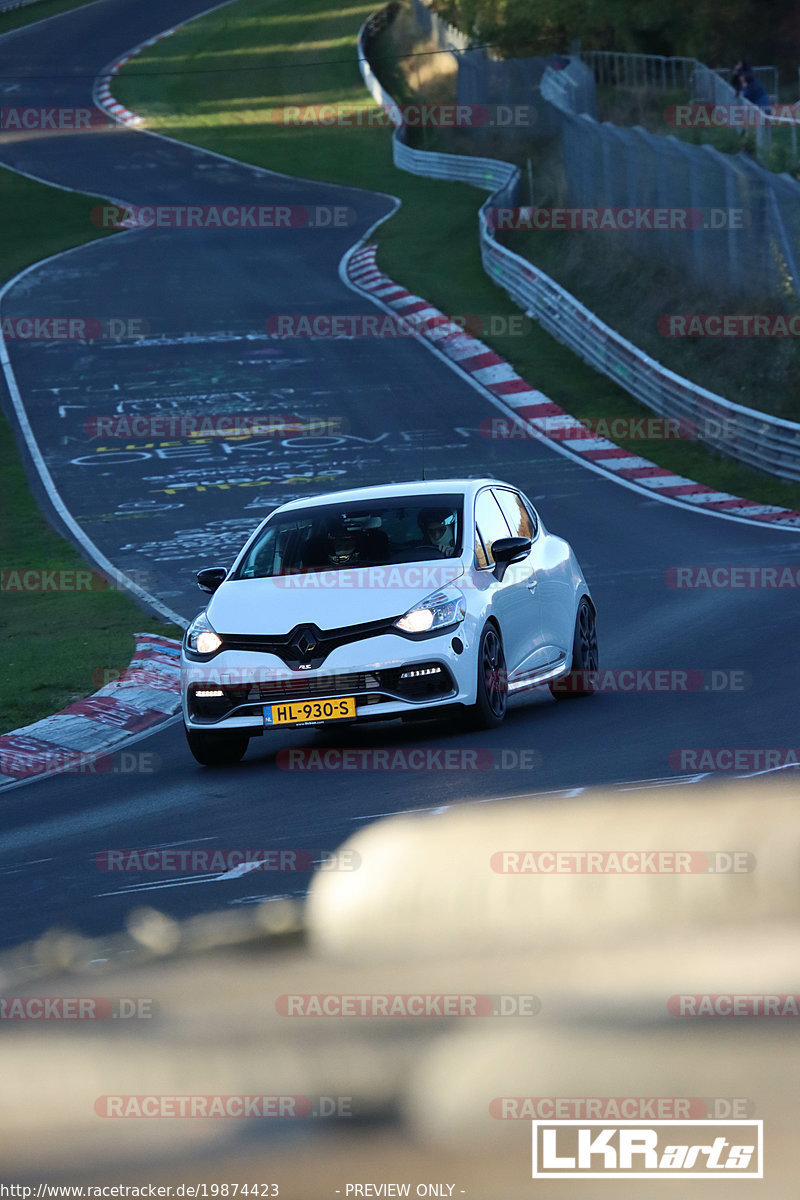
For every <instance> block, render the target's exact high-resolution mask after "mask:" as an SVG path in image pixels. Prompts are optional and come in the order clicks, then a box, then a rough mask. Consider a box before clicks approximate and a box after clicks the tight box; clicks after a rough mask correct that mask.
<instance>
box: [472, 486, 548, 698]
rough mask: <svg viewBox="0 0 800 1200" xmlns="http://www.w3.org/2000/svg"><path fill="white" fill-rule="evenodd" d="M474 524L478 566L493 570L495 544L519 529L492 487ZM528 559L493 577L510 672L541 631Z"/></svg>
mask: <svg viewBox="0 0 800 1200" xmlns="http://www.w3.org/2000/svg"><path fill="white" fill-rule="evenodd" d="M475 525H476V529H477V534H478V535H479V536H478V537H477V538H476V544H477V546H478V567H479V569H482V570H485V571H493V570H494V565H495V564H494V556H493V554H492V546H493V545H494V543H495V542H496V541H497V540H498V539H500V538H507V537H512V536H514V537H515V536H517V530H516V528H514V529H512V528H511V526H510V525H509V523H508V521H507V519H506V517H505V516H504V514H503V509H502V508H501V506H500V504H499V502H498V499H497V497H496V496H495V494H494V492H493V490H492V489H491V488H484V489H483V490H482V491H480V492H479V493H478V495H477V497H476V500H475ZM520 536H527V535H525V534H523V535H520ZM481 546H482V548H483V551H484V554H483V555H481ZM528 557H530V556H528ZM527 561H528V560H527V559H525V560H524V561H523V562H519V563H511V564H509V566H508V567H507V569H506V571H505V574H504V575H503V578H502V580H500V581H493V589H494V595H493V598H492V608H493V610H494V613H495V615H496V616H497V618H498V620H499V622H500V632H501V634H502V637H503V648H504V651H505V656H506V666H507V668H508V671H509V674H511V673H512V672H514V671H516V670H517V669H518V668H519V667H520V665H521V664H522V663H523V662H524V661H525V660H526V659H527V658H528V657H529V655H530V654H531V653H532V651H533V649H534V647H535V644H536V638H537V631H539V633H540V629H539V627H540V624H541V622H540V621H539V620H538V618H537V615H536V613H537V609H538V604H537V600H536V596H535V590H531V589H529V587H528V582H529V578H530V571H529V570H528V569H527V567H526V563H527Z"/></svg>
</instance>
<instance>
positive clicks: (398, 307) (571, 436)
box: [346, 244, 800, 528]
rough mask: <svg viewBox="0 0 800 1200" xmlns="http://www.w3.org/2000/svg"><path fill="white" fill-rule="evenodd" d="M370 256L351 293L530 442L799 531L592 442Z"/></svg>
mask: <svg viewBox="0 0 800 1200" xmlns="http://www.w3.org/2000/svg"><path fill="white" fill-rule="evenodd" d="M376 252H377V247H376V246H375V245H374V244H368V245H364V246H362V247H361V248H360V249H358V250H356V251H355V252H354V253H353V254H351V255H350V256H349V258H348V260H347V264H346V271H347V278H348V280H349V282H350V283H351V284H352V285H353V286H354V287H355V288H356V289H357V290H358V291H361V292H364V293H366V294H367V295H369V296H373V297H374V298H375V299H376V300H380V302H381V303H382V304H383V305H385V306H386V307H388V308H390V309H393V310H394V311H395V312H396V313H397V315H398V316H399V317H402V318H403V321H404V322H407V323H408V325H410V326H417V327H418V332H419V334H420V336H421V337H423V338H424V339H425V340H426V341H429V342H430V343H431V344H432V345H434V346H435V347H436V349H437V350H439V351H440V352H441V353H442V354H443V355H444V356H445V357H446V358H448V359H450V361H451V362H453V363H454V364H456V365H457V366H458V367H459V369H460V370H461V371H465V372H466V373H467V374H469V375H471V376H472V378H473V379H474V380H475V382H476V383H479V384H481V385H482V386H483V387H484V388H486V390H487V391H489V392H491V393H492V395H493V396H494V397H496V399H497V400H499V401H500V402H501V403H502V404H503V405H505V406H506V407H507V408H508V409H509V411H510V413H511V415H512V416H513V417H514V418H515V419H516V421H517V422H521V423H522V426H523V428H527V429H528V431H529V432H530V433H532V434H533V435H534V436H537V437H540V438H545V439H547V440H550V441H553V442H557V443H558V445H559V447H560V448H561V449H563V450H566V451H568V452H569V453H570V454H574V455H575V457H576V458H578V459H582V460H583V461H585V462H588V463H590V464H591V466H592V467H593V469H595V470H599V471H603V472H606V473H607V474H609V475H612V476H614V477H616V478H617V479H622V480H625V481H626V482H628V483H629V484H635V485H636V486H637V487H640V488H642V489H647V490H649V491H650V493H651V494H652V495H653V496H654V497H657V498H662V497H663V498H667V499H669V500H671V501H672V502H673V503H683V504H687V505H691V506H694V507H695V508H700V507H702V508H703V510H704V511H706V512H715V513H718V514H720V515H724V516H728V517H738V518H741V519H745V520H748V521H758V522H765V523H768V524H773V525H781V526H790V527H798V528H800V513H798V512H795V511H794V510H793V509H790V508H779V507H777V506H775V505H771V504H754V503H753V502H752V501H751V500H744V499H742V498H741V497H739V496H732V495H731V494H730V493H729V492H718V491H715V490H714V488H712V487H708V486H706V485H705V484H702V483H696V482H695V481H694V480H693V479H686V478H684V477H683V476H682V475H675V474H674V473H673V472H672V471H670V470H669V469H668V468H667V467H659V466H658V465H657V464H656V463H653V462H650V460H649V459H647V458H642V457H641V456H640V455H637V454H632V453H631V451H630V450H625V449H623V448H622V447H621V446H617V445H616V444H615V443H614V442H612V441H609V440H608V438H604V437H597V436H596V435H595V434H594V433H593V432H592V431H591V430H590V429H588V428H587V427H586V426H585V425H583V424H582V423H581V422H580V421H578V420H577V419H576V418H575V417H573V416H570V414H569V413H567V412H565V411H564V409H563V408H561V407H560V406H559V405H558V404H554V403H553V401H552V400H550V399H549V397H548V396H545V394H544V393H543V392H540V391H538V390H537V389H536V388H535V387H533V386H532V385H531V384H530V383H528V382H527V381H526V380H525V379H523V378H522V377H521V376H520V375H518V374H517V372H516V371H515V370H514V368H513V367H512V366H511V364H510V363H508V362H506V360H505V359H504V358H501V357H500V355H499V354H495V352H494V350H492V349H491V348H490V347H489V346H487V345H486V344H485V343H484V342H481V341H478V339H477V338H474V337H470V336H469V334H466V333H465V332H464V330H463V329H462V328H461V326H460V325H456V324H455V323H453V322H451V321H449V320H448V319H447V318H446V317H445V316H444V314H443V313H441V312H440V311H439V309H437V308H434V306H433V305H432V304H429V303H428V301H427V300H423V299H422V297H420V296H415V295H413V294H412V293H411V292H408V291H406V289H405V288H404V287H401V286H400V284H398V283H395V282H394V280H392V279H390V278H389V276H388V275H385V274H384V273H383V272H382V271H380V270H379V269H378V267H377V266H376V265H375V256H376Z"/></svg>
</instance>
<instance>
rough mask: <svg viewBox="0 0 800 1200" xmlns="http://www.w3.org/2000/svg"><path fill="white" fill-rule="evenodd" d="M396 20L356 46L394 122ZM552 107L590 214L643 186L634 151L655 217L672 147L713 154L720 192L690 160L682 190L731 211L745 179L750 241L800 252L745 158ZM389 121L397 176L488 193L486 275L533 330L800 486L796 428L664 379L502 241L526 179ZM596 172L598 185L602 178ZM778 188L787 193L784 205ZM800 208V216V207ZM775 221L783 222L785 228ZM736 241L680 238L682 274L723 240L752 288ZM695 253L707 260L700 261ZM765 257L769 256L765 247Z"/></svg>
mask: <svg viewBox="0 0 800 1200" xmlns="http://www.w3.org/2000/svg"><path fill="white" fill-rule="evenodd" d="M394 11H396V6H393V5H390V6H388V8H385V9H381V10H379V12H378V13H376V14H375V15H374V16H373V17H371V18H369V20H367V21H366V22H365V24H364V25H363V26H362V29H361V31H360V33H359V38H358V53H359V67H360V70H361V75H362V78H363V80H364V84H365V86H366V87H367V90H368V91H369V92H370V94H371V95H372V97H373V99H374V100H375V101H376V102H377V103H378V104H380V105H381V106H382V107H383V108H384V109H386V111H387V112H389V113H390V114H391V113H394V114H397V113H398V110H397V107H396V105H395V102H394V100H393V98H392V97H391V96H390V95H389V93H388V92H387V91H386V90H385V89H384V88H383V86H382V85H381V83H380V81H379V80H378V78H377V77H376V75H375V73H374V71H373V70H372V67H371V66H370V63H369V57H368V51H369V45H370V43H371V41H372V40H373V38H374V37H375V36H376V34H377V33H378V32H379V31H380V30H382V29H384V28H385V27H386V25H387V24H388V23H389V22H390V21H391V19H392V15H393V13H394ZM548 107H549V108H550V109H551V111H552V112H553V113H558V114H560V116H561V118H562V119H563V122H564V125H563V132H564V137H565V140H569V138H570V137H573V138H574V144H573V146H572V150H571V159H572V161H573V163H574V164H576V168H577V169H576V170H575V171H574V173H573V178H572V186H573V187H574V188H575V189H576V191H577V192H580V189H581V188H584V189H585V190H586V194H587V195H588V196H589V198H590V199H591V203H592V205H593V206H596V205H597V204H598V195H597V186H598V178H599V179H600V182H601V184H602V186H603V187H604V188H605V189H606V190H605V195H607V196H612V197H613V196H615V195H616V192H615V190H614V189H615V188H616V187H621V188H623V189H628V190H625V191H624V196H625V199H624V204H630V203H631V194H632V193H631V191H630V189H631V187H632V183H633V182H635V180H636V178H637V175H636V172H637V170H640V168H638V167H637V164H636V155H635V154H634V153H633V150H634V147H636V148H638V154H639V155H640V156H642V155H644V156H645V157H646V159H647V162H648V164H649V165H648V166H647V167H646V168H642V169H641V170H640V181H641V180H643V181H646V182H647V183H648V185H649V190H646V189H645V188H644V187H643V186H642V184H641V182H640V192H641V194H642V196H643V198H644V202H645V203H648V202H649V204H650V205H651V206H652V205H653V204H655V202H656V201H657V200H659V199H668V200H670V202H672V203H674V197H673V195H672V192H671V190H670V187H671V175H670V169H669V167H668V165H667V160H666V159H665V157H664V156H663V153H662V151H663V148H664V146H665V145H667V144H668V143H670V142H673V143H674V144H675V145H676V146H677V147H678V151H679V153H680V154H681V155H682V154H683V153H684V151H687V152H688V151H693V152H694V156H697V155H700V156H703V155H706V154H707V155H708V156H709V157H710V159H711V160H716V159H719V160H720V162H719V163H718V164H717V170H716V172H711V173H710V174H709V175H708V178H709V179H711V180H713V181H714V184H715V188H707V189H703V188H701V187H699V186H698V182H697V180H698V176H697V174H696V173H694V174H693V173H692V170H691V168H690V165H689V164H690V163H691V162H692V159H691V158H690V157H687V158H683V157H679V158H677V159H676V162H678V163H680V164H682V166H681V169H682V170H683V171H684V172H685V174H686V185H685V186H686V188H687V190H688V193H689V197H690V199H691V200H692V202H693V203H695V204H701V203H703V202H707V203H719V204H720V205H721V206H728V205H729V204H730V203H731V201H732V199H733V198H734V197H736V196H738V195H740V193H739V192H736V191H735V190H734V189H733V186H732V178H733V177H732V176H731V175H730V174H726V173H725V172H726V171H730V170H733V171H736V172H737V173H738V172H740V173H741V175H738V174H737V176H736V177H735V178H736V179H737V180H740V181H745V182H740V187H741V188H745V185H746V183H747V184H749V187H750V191H749V192H745V191H742V192H741V195H746V196H747V198H748V199H749V201H750V203H751V209H752V211H753V212H754V213H755V215H756V217H757V218H758V220H757V221H755V222H754V225H753V226H752V227H751V232H752V229H753V228H755V229H759V228H761V227H762V225H759V223H758V222H759V221H761V222H762V224H763V223H764V222H767V221H769V220H772V221H773V222H774V225H773V226H772V227H771V228H773V229H774V233H775V236H776V237H777V236H779V235H780V233H781V231H783V233H784V234H785V236H784V238H783V241H782V243H781V244H782V251H781V246H780V245H777V244H776V246H775V250H776V253H777V254H778V255H780V253H783V254H784V255H789V254H790V253H791V251H792V249H793V246H796V245H797V242H798V234H800V228H798V225H797V222H798V221H800V213H798V212H797V211H795V213H794V221H795V226H794V227H793V242H792V244H790V239H789V236H788V234H786V227H785V225H784V221H783V217H782V216H781V214H782V213H785V214H786V218H787V219H788V217H789V216H790V215H791V214H790V213H789V212H788V210H789V208H790V206H791V203H792V198H794V197H795V196H796V194H797V191H798V190H800V189H798V188H797V185H795V184H794V183H793V181H791V180H788V181H787V180H781V179H777V177H775V176H773V175H770V174H769V172H766V171H763V170H762V168H760V167H758V166H757V164H755V163H751V162H747V163H746V162H745V160H744V158H743V156H740V157H741V161H740V160H739V158H737V159H733V160H731V162H730V164H729V163H728V162H727V160H726V156H724V155H719V154H717V153H716V152H715V151H713V150H711V149H710V148H709V147H700V148H697V147H692V146H681V145H680V144H679V143H677V141H676V139H663V138H658V137H655V136H654V135H651V134H647V133H645V131H644V130H640V129H637V130H625V129H617V128H615V127H612V126H608V127H605V126H600V125H598V123H597V122H596V121H594V120H593V119H592V118H591V117H588V116H586V115H579V116H576V115H574V114H572V113H565V112H562V111H561V110H559V109H557V108H556V107H555V106H553V105H549V106H548ZM392 119H393V121H394V123H395V125H396V128H395V131H394V134H393V137H392V149H393V158H394V163H395V165H396V166H397V167H399V168H400V169H401V170H405V171H408V172H410V173H411V174H414V175H421V176H425V177H427V178H435V179H451V180H459V181H461V182H464V183H470V184H473V185H474V186H476V187H480V188H483V189H485V190H486V191H489V192H490V195H489V197H488V198H487V200H486V201H485V202H484V203H483V205H482V206H481V209H480V212H479V235H480V246H481V260H482V263H483V267H484V270H485V271H486V273H487V274H488V275H489V276H490V277H491V278H492V279H493V280H494V282H495V283H497V284H498V286H499V287H502V288H503V289H504V290H505V291H506V292H507V293H508V295H509V296H510V297H511V298H512V299H513V300H514V301H515V302H516V303H517V304H519V305H520V307H521V308H523V309H524V310H525V312H526V314H527V315H528V316H531V317H533V318H534V319H535V320H537V321H538V322H539V323H540V324H541V325H542V326H543V328H545V329H546V330H547V331H548V332H549V333H551V334H552V336H553V337H555V338H556V339H557V340H558V341H560V342H562V343H563V344H564V345H566V346H568V347H569V348H570V349H571V350H572V351H574V352H575V353H576V354H578V355H579V356H580V357H581V358H583V359H584V361H586V362H587V363H589V364H590V365H591V366H593V367H595V368H596V369H597V370H599V371H601V372H602V373H603V374H604V375H606V376H608V377H609V378H610V379H613V380H614V381H615V382H616V383H618V384H619V385H620V386H621V387H623V388H624V389H625V390H626V391H627V392H628V393H629V394H630V395H632V396H634V397H635V398H636V399H637V400H639V401H640V402H641V403H642V404H644V405H646V406H647V407H648V408H649V409H651V411H653V412H657V413H658V414H659V415H661V416H665V417H674V418H678V419H683V420H689V421H693V422H694V423H695V424H696V427H697V429H698V431H699V432H700V436H701V440H702V441H704V442H705V443H706V444H707V445H709V446H711V447H712V448H714V449H716V450H717V451H719V452H721V453H723V454H724V455H726V456H727V457H729V458H732V459H734V460H736V461H738V462H741V463H745V464H747V465H748V466H753V467H756V468H757V469H758V470H762V471H766V472H768V473H770V474H772V475H776V476H778V477H779V478H781V479H788V480H800V424H798V423H796V422H793V421H787V420H784V419H782V418H779V417H773V416H771V415H769V414H767V413H764V412H760V411H759V410H758V409H755V408H749V407H746V406H744V405H741V404H736V403H734V402H733V401H730V400H727V399H725V398H724V397H723V396H718V395H715V394H714V393H712V392H710V391H708V390H707V389H706V388H702V387H700V386H698V385H697V384H694V383H692V382H690V381H689V380H687V379H683V378H681V377H680V376H679V375H676V374H675V373H674V372H672V371H669V370H667V369H666V368H665V367H662V366H661V364H660V363H658V362H656V361H655V360H654V359H652V358H650V357H649V356H648V355H647V354H645V353H644V352H643V351H641V350H640V349H639V348H638V347H637V346H634V345H633V344H632V343H631V342H628V341H626V339H625V338H623V337H621V336H620V335H619V334H618V333H616V332H615V331H614V330H612V329H610V328H609V327H608V326H607V325H605V324H604V323H603V322H602V321H601V320H600V319H599V318H598V317H596V316H595V315H594V313H592V312H590V311H589V310H588V309H587V308H586V307H585V306H584V305H582V304H581V303H580V302H579V301H578V300H576V299H575V297H574V296H571V295H570V294H569V293H568V292H567V291H565V289H564V288H562V287H560V286H559V285H558V284H557V283H555V281H554V280H552V279H551V278H550V277H549V276H548V275H546V274H545V273H544V272H543V271H540V270H539V269H538V268H537V267H535V266H534V265H533V264H532V263H531V262H529V261H528V260H526V259H524V258H522V257H521V255H519V254H515V253H513V251H511V250H509V249H508V248H507V247H506V246H503V245H502V244H501V243H500V242H499V241H498V240H497V237H496V234H495V227H494V222H493V219H492V216H491V210H492V209H493V208H513V207H514V206H517V205H519V204H520V197H521V184H520V171H519V168H518V167H516V166H514V165H513V164H512V163H507V162H502V161H500V160H498V159H491V158H478V157H474V156H470V155H456V154H441V153H436V152H431V151H426V150H419V149H416V148H414V147H412V146H410V145H409V144H408V140H407V132H406V129H405V127H404V125H403V123H402V117H401V116H400V115H395V116H393V117H392ZM598 130H603V131H606V133H607V137H608V138H609V141H608V144H607V145H608V147H610V146H611V145H612V144H614V143H613V139H618V141H617V143H616V147H617V148H616V152H617V153H618V154H619V155H620V156H621V157H620V159H619V161H617V162H614V161H613V160H612V158H611V156H610V150H608V149H606V148H605V147H606V143H602V142H601V140H600V138H599V137H598V136H597V131H598ZM632 139H633V140H632ZM604 155H605V157H604ZM565 157H567V155H565ZM672 170H673V171H674V170H675V168H674V167H673V168H672ZM598 172H600V173H601V174H600V175H599V176H598ZM602 172H605V174H604V175H603V174H602ZM692 180H694V182H693V183H692ZM779 186H783V187H784V188H785V189H786V191H785V192H784V194H783V195H780V196H779V195H778V188H779ZM659 189H661V190H660V191H659ZM794 204H795V208H796V209H797V207H798V206H797V200H796V199H794ZM775 213H778V218H777V219H776V218H775ZM735 232H739V231H735V230H732V229H729V228H728V229H725V230H724V231H720V230H712V231H707V230H703V229H697V230H693V231H692V234H693V235H695V234H696V237H694V236H693V237H688V238H687V237H685V236H684V241H683V243H679V244H681V245H683V247H684V249H683V251H682V253H683V254H685V256H686V257H685V259H684V260H683V261H684V262H685V264H686V269H687V270H689V269H691V256H692V254H693V249H692V247H693V246H694V247H695V248H697V247H702V246H703V245H704V244H705V243H704V242H703V241H702V240H701V239H702V237H703V236H704V235H706V234H707V233H715V234H716V236H717V237H718V238H720V237H721V238H722V240H723V242H727V243H728V257H729V260H730V266H731V270H732V271H733V270H734V267H735V270H736V274H735V278H736V279H737V280H739V281H740V282H742V283H746V282H747V276H746V273H747V271H748V270H749V269H755V268H756V267H757V265H758V264H757V261H756V259H755V258H752V257H750V256H745V258H744V260H743V261H741V262H740V263H739V264H738V266H735V264H736V254H735V251H736V243H735V241H734V242H733V245H731V240H730V235H731V234H732V233H735ZM677 233H680V234H681V235H682V236H683V235H684V231H678V230H664V231H661V230H647V231H645V230H642V231H639V232H634V237H636V238H640V239H650V241H649V242H648V241H647V240H645V241H644V246H645V247H648V248H650V249H651V248H652V246H653V245H655V244H657V243H658V241H659V239H663V238H664V237H665V236H672V237H674V235H675V234H677ZM626 236H627V234H626ZM718 244H719V243H718ZM661 245H662V247H664V252H665V253H672V246H673V243H669V244H667V243H666V242H665V241H661ZM648 252H649V249H648ZM699 252H700V253H702V252H703V251H702V249H701V250H700V251H699ZM761 253H762V255H763V253H764V249H763V245H762V247H761ZM795 278H796V277H795Z"/></svg>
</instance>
